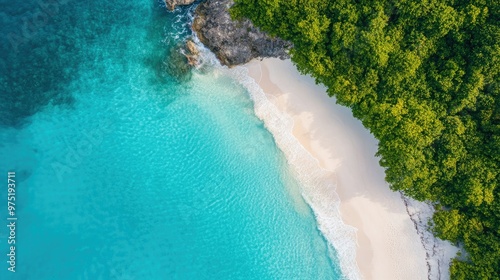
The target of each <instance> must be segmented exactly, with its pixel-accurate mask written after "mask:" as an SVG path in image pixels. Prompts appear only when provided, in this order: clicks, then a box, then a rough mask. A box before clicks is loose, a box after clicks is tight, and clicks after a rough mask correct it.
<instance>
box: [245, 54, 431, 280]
mask: <svg viewBox="0 0 500 280" xmlns="http://www.w3.org/2000/svg"><path fill="white" fill-rule="evenodd" d="M246 67H247V68H248V69H249V74H250V76H251V77H252V78H254V79H255V80H256V82H257V83H258V84H259V85H260V87H261V88H262V89H263V90H264V92H265V94H266V97H267V98H268V99H269V100H270V101H271V102H272V103H273V104H274V105H275V106H276V107H277V108H278V109H279V110H280V111H282V112H283V113H285V114H287V115H289V116H290V117H291V118H293V121H294V122H293V135H294V136H295V137H296V138H297V139H298V140H299V142H300V143H301V144H302V146H303V147H304V148H305V149H306V150H307V151H308V152H309V153H310V154H311V155H313V156H314V157H315V158H316V159H317V160H318V162H319V165H320V166H321V167H322V168H323V169H325V170H327V171H329V174H331V180H332V181H333V182H336V192H337V193H338V195H339V197H340V201H341V205H340V214H341V217H342V220H343V221H344V223H345V224H347V225H350V226H352V227H355V228H356V229H357V231H356V233H357V234H356V235H357V237H356V239H357V240H356V242H357V248H356V262H357V265H358V268H359V271H360V274H361V276H362V278H363V279H383V280H391V279H398V280H401V279H404V280H411V279H427V275H428V267H427V263H426V251H425V249H424V247H423V246H422V242H421V239H420V237H419V235H418V234H417V232H416V230H415V226H414V224H413V222H412V221H411V219H410V217H409V216H408V214H407V212H406V208H405V205H404V203H403V200H402V199H401V197H400V194H399V193H397V192H393V191H391V190H390V189H389V186H388V184H387V183H386V182H385V180H384V170H383V169H382V168H381V167H380V166H379V164H378V160H379V159H378V158H377V157H375V153H376V150H377V140H376V139H375V138H374V137H373V135H371V134H370V133H369V131H368V130H367V129H365V128H364V127H363V125H362V124H361V122H360V121H358V120H357V119H355V118H354V117H353V116H352V113H351V111H350V110H349V109H348V108H345V107H342V106H340V105H337V104H336V103H335V100H334V99H333V98H329V97H328V96H327V94H326V89H325V87H324V86H320V85H316V84H315V83H314V80H313V79H312V78H311V77H309V76H304V75H301V74H300V73H299V72H298V71H297V70H296V68H295V66H294V65H293V64H292V63H291V61H289V60H285V61H281V60H278V59H265V60H263V61H253V62H251V63H249V64H248V65H247V66H246Z"/></svg>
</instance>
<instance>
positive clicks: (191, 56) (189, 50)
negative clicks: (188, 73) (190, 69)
mask: <svg viewBox="0 0 500 280" xmlns="http://www.w3.org/2000/svg"><path fill="white" fill-rule="evenodd" d="M199 54H200V50H198V47H197V46H196V44H195V43H194V42H193V40H191V39H189V40H187V41H186V58H187V60H188V64H189V65H191V66H196V65H198V60H199Z"/></svg>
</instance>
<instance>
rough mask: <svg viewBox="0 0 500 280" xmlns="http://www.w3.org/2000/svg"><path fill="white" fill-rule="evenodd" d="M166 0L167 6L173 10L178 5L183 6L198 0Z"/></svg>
mask: <svg viewBox="0 0 500 280" xmlns="http://www.w3.org/2000/svg"><path fill="white" fill-rule="evenodd" d="M164 1H165V4H166V5H167V8H168V9H169V10H171V11H172V10H174V9H175V6H177V5H179V6H183V5H189V4H193V2H194V1H196V0H164Z"/></svg>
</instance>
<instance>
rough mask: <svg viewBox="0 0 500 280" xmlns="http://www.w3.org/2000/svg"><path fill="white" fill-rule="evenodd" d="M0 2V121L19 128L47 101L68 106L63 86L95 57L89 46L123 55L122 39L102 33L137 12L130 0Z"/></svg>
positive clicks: (127, 21)
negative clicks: (126, 0)
mask: <svg viewBox="0 0 500 280" xmlns="http://www.w3.org/2000/svg"><path fill="white" fill-rule="evenodd" d="M0 5H1V6H2V12H1V14H0V15H1V16H0V20H1V25H0V32H1V34H2V35H3V36H1V44H0V58H1V59H0V88H1V95H0V125H7V126H19V125H20V124H22V123H23V121H24V119H25V118H26V117H29V116H31V115H33V114H35V113H37V112H38V111H40V110H41V109H42V108H43V107H44V106H46V105H47V104H49V103H52V104H53V105H61V104H71V103H72V102H73V99H72V92H71V91H69V90H67V86H68V85H69V84H70V83H71V82H72V81H74V80H75V79H78V76H79V69H80V68H81V65H84V64H85V63H86V62H88V61H96V60H100V59H101V58H100V57H99V56H98V55H96V53H95V52H89V51H88V49H89V46H92V45H94V44H97V43H102V41H104V42H105V43H107V44H108V45H109V48H107V50H106V52H107V54H106V55H108V56H109V55H115V56H122V57H124V56H125V50H124V49H125V48H124V44H125V42H126V40H127V38H126V37H125V36H123V37H122V38H120V39H117V38H116V37H112V36H108V35H109V34H110V33H111V32H113V31H114V30H115V29H116V28H117V27H118V26H125V27H126V26H127V25H129V24H131V18H134V17H137V16H140V15H137V11H136V9H134V7H133V4H126V3H125V4H124V3H118V1H76V0H58V1H56V0H41V1H40V0H28V1H18V2H13V1H6V0H0ZM134 13H135V14H134ZM124 59H125V58H124Z"/></svg>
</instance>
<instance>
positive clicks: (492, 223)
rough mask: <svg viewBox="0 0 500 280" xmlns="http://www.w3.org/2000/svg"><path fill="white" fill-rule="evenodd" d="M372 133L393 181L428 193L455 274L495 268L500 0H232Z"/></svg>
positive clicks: (497, 272) (498, 264) (488, 275)
mask: <svg viewBox="0 0 500 280" xmlns="http://www.w3.org/2000/svg"><path fill="white" fill-rule="evenodd" d="M235 2H236V4H235V5H234V6H233V8H232V9H231V13H232V15H233V17H235V18H242V17H246V18H249V19H250V20H252V21H253V22H254V23H255V24H256V25H257V26H259V27H260V28H262V29H263V30H266V31H267V32H269V33H271V34H273V35H275V36H278V37H281V38H283V39H286V40H290V41H292V42H293V43H294V48H293V49H292V50H291V56H292V60H293V61H294V63H295V64H296V66H297V67H298V69H299V70H300V71H301V72H303V73H306V74H311V75H312V76H313V77H315V79H316V81H317V82H318V83H322V84H324V85H326V86H327V88H328V94H329V95H330V96H335V97H336V99H337V102H338V103H340V104H342V105H345V106H348V107H350V108H351V109H352V111H353V114H354V116H355V117H357V118H358V119H360V120H361V121H362V122H363V124H364V125H365V127H367V128H368V129H370V131H371V132H372V133H373V134H374V135H375V137H376V138H377V139H378V140H379V149H378V155H380V157H381V160H380V164H381V166H383V167H384V168H385V172H386V180H387V182H388V183H389V184H390V185H391V188H392V189H393V190H398V191H402V192H403V193H405V194H407V195H409V196H412V197H414V198H416V199H418V200H427V201H432V202H434V203H435V204H436V213H435V216H434V230H435V233H436V235H437V236H438V237H440V238H443V239H447V240H450V241H452V242H456V243H460V244H462V245H463V246H464V248H465V249H466V251H467V254H466V256H462V257H460V258H456V259H454V261H453V263H452V266H451V269H450V271H451V277H452V279H500V190H499V184H500V171H499V170H500V0H467V1H465V0H419V1H415V0H398V1H395V0H361V1H359V0H236V1H235Z"/></svg>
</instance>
